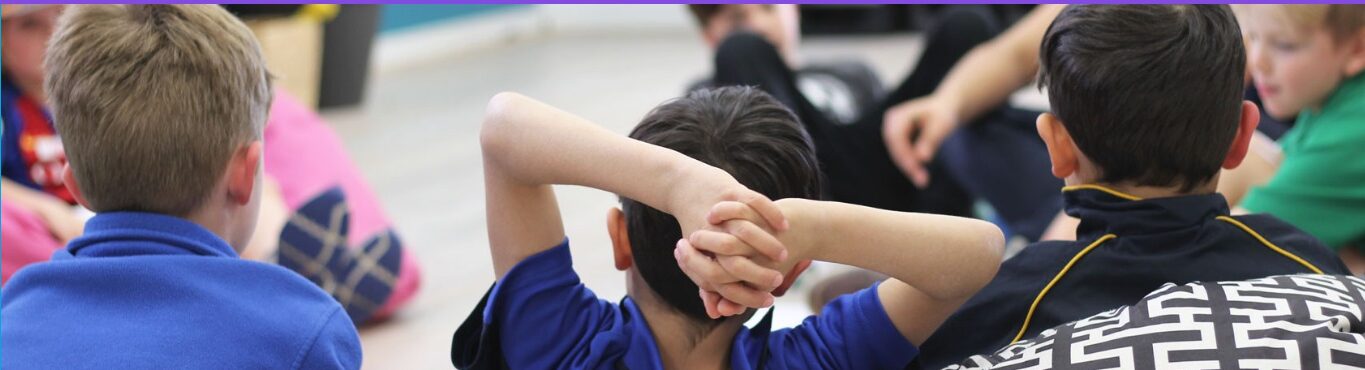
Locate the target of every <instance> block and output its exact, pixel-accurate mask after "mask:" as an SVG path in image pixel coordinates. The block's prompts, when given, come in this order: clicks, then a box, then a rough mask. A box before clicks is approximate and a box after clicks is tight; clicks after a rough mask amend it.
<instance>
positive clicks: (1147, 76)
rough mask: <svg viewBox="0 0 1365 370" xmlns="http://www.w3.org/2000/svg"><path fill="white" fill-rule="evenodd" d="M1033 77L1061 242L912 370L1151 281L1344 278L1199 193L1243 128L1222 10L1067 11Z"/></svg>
mask: <svg viewBox="0 0 1365 370" xmlns="http://www.w3.org/2000/svg"><path fill="white" fill-rule="evenodd" d="M1039 65H1040V70H1041V74H1040V75H1041V81H1040V84H1041V85H1042V86H1046V87H1047V92H1048V96H1049V98H1050V101H1051V105H1052V113H1044V114H1042V115H1040V116H1039V117H1038V120H1037V129H1038V133H1039V135H1040V136H1041V137H1042V138H1043V141H1044V142H1045V143H1046V144H1047V149H1048V154H1049V155H1050V157H1051V162H1052V174H1053V175H1054V176H1056V177H1058V178H1063V179H1064V180H1065V181H1066V183H1067V184H1068V185H1070V186H1068V187H1067V188H1065V189H1064V190H1063V191H1064V196H1065V199H1066V211H1067V213H1068V214H1070V215H1071V216H1074V217H1077V218H1079V219H1080V220H1081V224H1080V227H1079V228H1078V230H1077V236H1078V238H1077V241H1074V242H1060V241H1053V242H1041V243H1036V244H1034V245H1031V246H1029V247H1027V248H1025V249H1024V250H1023V251H1022V252H1021V253H1019V254H1018V255H1016V256H1014V257H1013V258H1011V259H1010V260H1008V261H1006V262H1005V264H1004V265H1003V266H1001V268H1000V273H999V275H997V276H996V277H995V279H994V280H992V281H991V283H990V284H989V285H987V286H986V287H985V288H984V289H982V291H981V292H980V293H979V294H977V295H976V296H974V297H972V299H971V300H969V301H967V303H966V304H964V305H963V306H962V308H961V309H960V310H958V311H957V312H956V313H954V314H953V316H952V317H951V318H949V319H948V321H947V322H945V323H944V325H943V326H942V327H940V328H939V330H938V331H937V332H935V334H934V335H933V336H932V337H930V338H929V340H928V341H926V342H925V343H924V345H923V346H922V347H921V349H922V351H923V352H922V356H920V357H919V358H918V359H917V360H916V366H917V367H920V368H942V367H943V366H945V365H948V364H951V363H955V362H957V361H960V360H962V359H964V358H966V357H967V356H971V355H974V354H978V353H989V352H993V351H995V350H996V349H998V348H1000V347H1003V346H1005V345H1007V344H1009V343H1011V342H1013V341H1017V340H1019V339H1020V338H1030V337H1033V336H1036V335H1037V334H1038V333H1039V332H1041V331H1043V330H1045V329H1048V328H1051V327H1054V326H1057V325H1059V324H1063V323H1066V322H1069V321H1073V320H1077V319H1080V318H1083V317H1086V316H1089V315H1092V314H1095V313H1099V312H1102V311H1106V310H1110V309H1114V308H1116V307H1119V306H1122V305H1127V304H1132V303H1134V302H1137V301H1138V299H1140V298H1142V297H1143V296H1145V295H1146V294H1148V293H1150V292H1152V291H1153V290H1156V289H1157V288H1158V287H1160V286H1162V284H1165V283H1167V282H1174V283H1177V284H1184V283H1189V282H1193V281H1228V280H1246V279H1252V278H1260V277H1266V276H1271V275H1282V274H1295V273H1329V274H1345V273H1346V268H1345V266H1343V265H1342V263H1341V261H1340V260H1339V259H1337V258H1336V256H1335V255H1334V254H1333V253H1331V251H1330V250H1328V249H1327V248H1326V247H1325V246H1323V245H1322V243H1320V242H1319V241H1318V240H1317V239H1314V238H1313V237H1311V236H1309V235H1307V234H1304V233H1303V232H1302V231H1299V230H1298V229H1295V228H1294V227H1293V226H1290V225H1289V224H1286V223H1284V222H1282V221H1279V220H1277V219H1275V218H1273V217H1270V216H1266V215H1253V216H1238V217H1230V216H1229V214H1228V205H1227V202H1226V201H1225V200H1224V198H1223V196H1222V195H1219V194H1217V193H1215V192H1214V189H1215V188H1216V186H1217V183H1218V174H1219V170H1220V169H1221V168H1233V167H1237V166H1238V165H1239V164H1240V163H1241V161H1242V158H1243V157H1244V156H1245V155H1246V152H1247V145H1248V142H1249V141H1250V138H1251V135H1252V133H1253V132H1254V131H1255V129H1256V122H1257V119H1258V118H1259V113H1258V111H1257V110H1256V106H1255V105H1253V104H1251V103H1247V102H1243V101H1242V99H1241V96H1242V78H1243V71H1244V69H1245V67H1246V54H1245V52H1244V51H1243V46H1242V37H1241V34H1240V32H1239V30H1238V26H1237V22H1236V20H1234V19H1233V15H1232V12H1231V10H1230V9H1229V8H1228V7H1227V6H1189V5H1181V6H1167V5H1134V6H1113V5H1097V6H1069V7H1067V8H1066V9H1065V10H1063V11H1062V13H1061V15H1059V16H1058V17H1057V19H1056V20H1054V21H1053V23H1052V25H1051V27H1050V28H1049V29H1048V31H1047V33H1046V34H1045V36H1044V38H1043V41H1042V46H1041V50H1040V61H1039ZM702 249H703V250H706V249H705V248H702ZM711 252H716V253H717V254H720V255H727V254H728V253H724V252H723V251H711ZM720 293H721V294H722V295H725V296H726V297H727V298H728V297H729V295H726V294H725V293H726V292H724V291H721V292H720Z"/></svg>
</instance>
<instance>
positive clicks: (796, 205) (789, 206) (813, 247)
mask: <svg viewBox="0 0 1365 370" xmlns="http://www.w3.org/2000/svg"><path fill="white" fill-rule="evenodd" d="M776 203H777V206H778V208H780V209H781V210H782V215H783V216H784V217H786V218H787V223H788V224H790V225H791V228H789V229H787V231H784V232H782V233H781V234H779V238H778V239H779V240H780V241H781V242H782V244H783V246H785V247H787V253H788V256H789V257H788V259H787V260H788V261H789V262H791V261H801V260H820V259H821V258H820V257H819V252H820V248H822V246H824V245H825V242H824V240H823V236H824V235H825V234H826V231H825V230H827V228H826V224H827V223H826V222H825V221H824V220H825V218H826V217H825V215H824V209H823V208H822V207H820V202H819V201H814V200H809V199H800V198H786V199H779V200H777V201H776Z"/></svg>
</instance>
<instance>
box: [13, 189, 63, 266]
mask: <svg viewBox="0 0 1365 370" xmlns="http://www.w3.org/2000/svg"><path fill="white" fill-rule="evenodd" d="M0 208H3V214H0V224H3V226H0V228H3V230H0V231H2V232H0V245H3V247H4V251H3V253H4V256H5V257H4V259H3V268H2V269H0V270H2V271H0V272H3V278H0V284H4V283H5V282H9V277H10V276H11V275H14V272H16V271H19V269H20V268H22V267H24V266H28V265H29V264H31V263H36V262H43V261H47V260H48V259H50V258H52V252H55V251H57V250H58V249H62V243H61V242H59V241H57V238H56V237H54V236H52V233H51V232H49V231H47V223H45V222H43V219H42V218H41V217H38V215H37V214H35V213H33V212H30V211H29V210H28V209H25V208H23V207H20V206H18V205H16V204H13V203H10V202H0Z"/></svg>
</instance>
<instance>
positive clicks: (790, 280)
mask: <svg viewBox="0 0 1365 370" xmlns="http://www.w3.org/2000/svg"><path fill="white" fill-rule="evenodd" d="M807 268H810V260H801V261H799V262H797V263H796V266H792V270H791V271H790V272H787V274H786V275H783V276H782V279H783V280H782V285H778V286H777V289H773V296H774V297H781V296H782V295H783V294H787V289H791V287H792V284H795V283H796V278H798V277H801V273H803V272H806V269H807Z"/></svg>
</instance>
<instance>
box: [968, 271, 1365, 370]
mask: <svg viewBox="0 0 1365 370" xmlns="http://www.w3.org/2000/svg"><path fill="white" fill-rule="evenodd" d="M947 369H1365V280H1362V279H1360V278H1357V277H1351V276H1335V275H1285V276H1274V277H1268V278H1262V279H1255V280H1247V281H1235V282H1216V283H1191V284H1185V285H1175V284H1166V285H1165V286H1163V287H1161V289H1158V290H1156V291H1155V292H1152V293H1151V294H1148V295H1147V296H1146V297H1144V298H1143V299H1142V300H1141V301H1138V303H1137V304H1135V305H1132V306H1124V307H1121V308H1118V309H1115V310H1111V311H1108V312H1104V313H1100V314H1098V315H1094V316H1091V317H1088V318H1085V319H1081V320H1079V321H1075V322H1072V323H1068V324H1065V325H1061V326H1058V327H1055V328H1051V329H1048V330H1045V331H1043V332H1042V334H1039V335H1038V337H1036V338H1033V339H1032V340H1027V341H1020V342H1017V343H1014V344H1011V345H1009V346H1007V347H1005V348H1003V349H1001V350H999V351H997V352H995V353H994V354H990V355H978V356H972V357H971V358H968V359H966V360H965V361H963V362H962V363H960V364H958V365H954V366H950V367H948V368H947Z"/></svg>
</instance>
